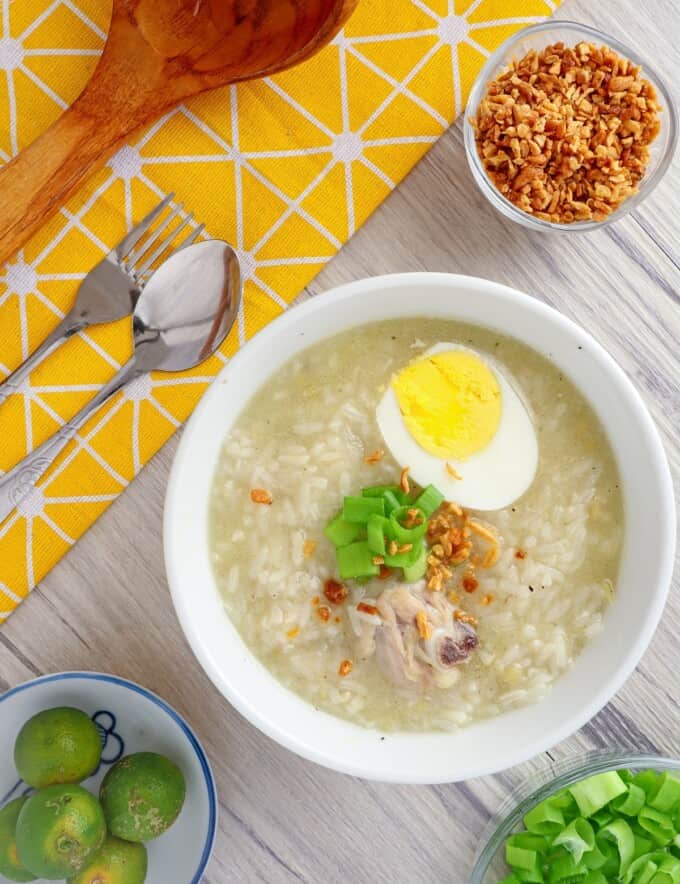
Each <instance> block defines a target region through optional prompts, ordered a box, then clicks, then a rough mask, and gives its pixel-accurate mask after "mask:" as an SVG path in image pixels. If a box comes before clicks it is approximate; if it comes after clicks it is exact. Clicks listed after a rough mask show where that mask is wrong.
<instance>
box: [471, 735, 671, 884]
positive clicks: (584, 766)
mask: <svg viewBox="0 0 680 884" xmlns="http://www.w3.org/2000/svg"><path fill="white" fill-rule="evenodd" d="M626 767H632V768H636V767H641V768H653V769H656V770H675V771H677V770H680V760H678V759H675V758H668V757H666V756H663V755H655V754H651V753H638V752H635V751H634V750H632V749H628V750H627V749H625V748H621V749H611V750H609V749H608V750H601V749H594V750H592V751H590V752H586V753H585V754H583V755H579V756H573V755H571V756H568V757H567V758H561V759H559V760H558V761H553V760H551V762H550V763H549V764H548V765H546V766H545V767H544V768H542V769H541V770H537V771H535V772H533V773H532V774H530V775H529V777H527V779H525V780H523V781H522V782H520V783H518V784H517V785H516V786H515V788H514V789H512V791H511V792H509V793H508V794H507V795H506V796H505V798H504V799H503V800H502V802H501V803H500V805H499V807H498V809H497V810H496V812H495V813H494V814H493V816H492V817H491V818H490V819H489V821H488V822H487V824H486V826H485V828H484V830H483V832H482V833H481V835H480V838H479V846H478V848H477V851H476V852H475V855H474V858H473V860H472V869H471V871H470V878H469V881H468V884H484V876H485V875H486V872H487V871H488V868H489V865H490V864H491V862H492V861H493V860H494V859H495V857H496V855H497V852H498V850H499V848H501V847H502V846H503V844H504V842H505V839H506V838H507V837H508V835H510V834H512V831H513V830H514V828H515V827H516V826H517V825H518V824H519V823H520V822H521V820H522V819H523V817H524V816H525V815H526V814H527V813H528V812H529V810H531V808H532V807H535V806H536V805H537V804H539V803H540V802H541V801H544V800H545V799H546V798H549V797H550V796H551V795H553V794H554V793H555V792H557V791H559V790H560V789H563V788H564V787H565V786H569V785H571V784H572V783H576V782H578V781H579V780H582V779H585V778H586V777H590V776H594V775H595V774H599V773H605V772H607V771H610V770H620V769H621V768H626Z"/></svg>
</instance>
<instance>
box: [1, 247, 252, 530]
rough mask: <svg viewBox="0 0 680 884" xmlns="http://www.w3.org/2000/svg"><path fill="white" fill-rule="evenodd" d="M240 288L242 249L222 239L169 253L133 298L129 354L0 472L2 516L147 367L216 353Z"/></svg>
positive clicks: (178, 365)
mask: <svg viewBox="0 0 680 884" xmlns="http://www.w3.org/2000/svg"><path fill="white" fill-rule="evenodd" d="M242 288H243V282H242V278H241V270H240V267H239V262H238V257H237V255H236V253H235V252H234V250H233V249H232V248H231V246H229V245H227V243H225V242H220V241H219V240H207V241H205V242H200V243H195V244H194V245H192V246H189V247H188V248H185V249H182V250H181V251H179V252H175V254H173V255H172V257H170V258H169V259H168V260H167V261H165V262H164V263H163V264H162V265H161V266H160V267H159V269H158V270H157V271H156V272H155V273H154V274H153V275H152V276H151V278H150V279H149V281H148V282H147V283H146V285H145V286H144V288H143V290H142V292H141V294H140V296H139V300H138V301H137V304H136V306H135V310H134V313H133V316H132V326H133V338H134V352H133V354H132V356H131V358H130V359H129V361H128V362H127V363H126V364H125V365H123V366H122V368H121V369H120V370H119V371H118V372H117V373H116V374H115V375H114V377H113V378H111V380H110V381H109V382H108V383H107V384H106V385H105V386H104V387H102V389H101V390H100V391H99V392H98V393H97V395H96V396H95V397H94V399H92V400H91V401H90V402H88V404H87V405H86V406H85V407H84V408H83V409H82V410H81V411H80V412H79V413H78V414H77V415H76V416H75V417H74V418H73V419H72V420H70V421H69V422H68V423H67V424H64V426H63V427H62V428H61V429H60V430H59V431H58V432H57V433H55V435H54V436H52V437H51V438H50V439H48V440H47V441H46V442H44V443H43V444H42V445H40V446H39V447H38V448H36V449H35V451H33V453H32V454H29V455H28V456H27V457H25V458H24V459H23V460H22V461H21V462H20V463H19V464H17V466H15V467H14V468H13V469H11V470H10V471H9V472H7V473H6V474H5V475H4V476H3V477H2V478H0V522H1V521H2V520H3V519H5V518H6V517H7V516H8V515H9V513H10V512H11V511H12V510H13V509H14V507H15V506H16V505H17V504H18V503H20V501H22V500H23V499H24V498H25V497H26V496H27V495H28V494H29V493H30V492H31V490H32V489H33V487H34V485H35V483H36V482H37V481H38V479H39V478H40V477H41V476H42V474H43V473H44V472H45V470H47V468H48V467H49V466H50V465H51V464H52V463H53V462H54V459H55V458H56V456H57V455H58V454H59V452H60V451H61V450H62V449H63V448H64V447H65V446H66V444H67V443H68V442H69V441H70V440H71V439H72V438H73V437H74V436H75V435H76V433H77V432H78V430H79V429H80V428H81V427H82V426H83V424H84V423H85V422H86V421H87V419H88V418H89V417H90V416H91V415H92V413H93V412H94V411H95V410H96V409H98V408H99V407H100V406H101V405H103V404H104V403H105V402H107V401H108V400H109V399H110V398H111V397H112V396H113V395H114V394H115V393H117V392H118V391H119V390H120V389H122V388H123V387H124V386H125V384H127V383H128V382H129V381H131V380H133V379H134V378H137V377H139V376H140V375H143V374H146V373H147V372H149V371H167V372H173V371H185V370H187V369H189V368H194V367H195V366H196V365H198V364H200V363H201V362H203V361H204V360H205V359H207V358H208V356H211V355H212V354H213V353H214V352H215V351H216V350H217V349H218V348H219V347H220V345H221V344H222V342H223V341H224V339H225V337H226V336H227V334H228V332H229V330H230V328H231V327H232V325H233V324H234V321H235V319H236V316H237V314H238V309H239V305H240V302H241V294H242Z"/></svg>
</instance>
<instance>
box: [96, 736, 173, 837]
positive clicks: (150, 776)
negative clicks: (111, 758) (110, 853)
mask: <svg viewBox="0 0 680 884" xmlns="http://www.w3.org/2000/svg"><path fill="white" fill-rule="evenodd" d="M185 794H186V785H185V782H184V777H183V775H182V771H181V770H180V769H179V768H178V767H177V765H176V764H174V763H173V762H172V761H170V759H169V758H165V757H164V756H163V755H157V754H156V753H155V752H137V753H136V754H134V755H128V756H126V757H125V758H121V760H120V761H119V762H117V763H116V764H114V766H113V767H112V768H111V770H110V771H109V772H108V773H107V774H106V776H105V777H104V780H103V782H102V785H101V789H100V791H99V799H100V801H101V803H102V806H103V808H104V813H105V815H106V823H107V825H108V827H109V832H111V833H112V834H113V835H117V836H118V837H119V838H124V839H125V840H126V841H150V840H151V839H152V838H158V836H159V835H162V834H163V832H165V830H166V829H168V828H169V827H170V826H171V825H172V824H173V823H174V822H175V820H176V819H177V817H178V816H179V812H180V810H181V809H182V805H183V804H184V796H185Z"/></svg>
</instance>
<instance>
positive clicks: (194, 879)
mask: <svg viewBox="0 0 680 884" xmlns="http://www.w3.org/2000/svg"><path fill="white" fill-rule="evenodd" d="M54 706H75V707H76V708H78V709H82V710H83V712H86V713H87V714H88V715H90V716H91V718H92V720H93V721H94V723H95V724H96V725H97V729H98V730H99V733H100V735H101V738H102V745H103V750H102V760H101V763H100V765H99V768H98V769H97V771H96V772H95V773H94V774H93V775H92V776H91V777H90V778H89V779H87V780H85V782H84V783H83V786H85V788H86V789H89V790H90V791H92V792H94V793H95V794H97V793H98V791H99V784H100V782H101V780H102V779H103V777H104V775H105V773H106V771H107V770H108V769H109V768H110V766H111V765H112V764H114V763H115V762H116V761H118V759H119V758H121V757H122V756H123V755H129V754H130V753H131V752H159V753H161V754H162V755H167V756H168V758H171V759H172V760H173V761H174V762H175V763H176V764H177V765H178V766H179V767H180V768H181V770H182V772H183V773H184V776H185V779H186V784H187V796H186V802H185V805H184V808H183V810H182V813H181V814H180V816H179V818H178V819H177V822H176V823H175V824H174V825H173V826H172V828H171V829H169V830H168V831H167V832H166V833H165V834H164V835H161V837H160V838H157V839H156V840H154V841H151V842H149V843H148V844H147V849H148V852H149V873H148V876H147V879H146V881H147V884H169V882H171V881H172V882H177V884H179V882H181V884H198V882H199V881H200V880H201V877H202V875H203V873H204V871H205V869H206V867H207V865H208V861H209V860H210V855H211V853H212V849H213V844H214V841H215V832H216V827H217V791H216V788H215V781H214V778H213V775H212V771H211V769H210V763H209V762H208V759H207V757H206V754H205V752H204V751H203V748H202V747H201V744H200V743H199V741H198V738H197V737H196V734H195V733H194V732H193V730H192V729H191V728H190V727H189V725H188V724H187V722H186V721H185V720H184V719H183V718H182V716H181V715H180V714H179V713H178V712H176V711H175V710H174V709H173V708H172V707H171V706H169V705H168V704H167V703H166V702H165V701H164V700H162V699H161V698H160V697H158V696H156V694H154V693H152V692H151V691H148V690H146V688H143V687H141V686H140V685H138V684H135V683H134V682H132V681H127V680H126V679H124V678H118V677H117V676H115V675H104V674H103V673H99V672H61V673H58V674H56V675H45V676H42V677H41V678H36V679H34V680H33V681H27V682H25V683H24V684H21V685H18V686H17V687H15V688H11V689H10V690H9V691H7V692H6V693H4V694H2V695H1V696H0V722H2V727H1V728H0V806H2V805H4V804H6V803H7V802H8V801H11V800H12V799H13V798H17V797H19V796H20V795H23V794H25V793H27V792H29V791H31V790H30V788H29V787H28V786H27V785H26V783H24V782H23V781H22V780H20V779H19V777H18V775H17V772H16V769H15V767H14V761H13V751H14V741H15V739H16V736H17V734H18V733H19V729H20V728H21V726H22V725H23V723H24V722H25V721H26V720H27V719H29V718H30V717H31V716H32V715H35V714H36V713H37V712H40V711H41V710H43V709H50V708H52V707H54Z"/></svg>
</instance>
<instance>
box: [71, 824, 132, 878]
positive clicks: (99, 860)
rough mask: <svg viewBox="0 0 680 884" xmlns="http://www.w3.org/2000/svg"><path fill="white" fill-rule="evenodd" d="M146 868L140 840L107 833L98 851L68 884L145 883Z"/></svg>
mask: <svg viewBox="0 0 680 884" xmlns="http://www.w3.org/2000/svg"><path fill="white" fill-rule="evenodd" d="M146 868H147V856H146V847H144V845H143V844H133V843H132V842H130V841H122V840H121V839H120V838H115V837H114V836H113V835H107V836H106V840H105V841H104V845H103V847H102V849H101V850H100V851H99V853H98V854H97V855H96V856H95V858H94V859H93V860H92V861H91V862H89V863H88V864H87V866H86V867H85V868H84V869H83V870H82V871H80V872H78V874H77V875H75V877H73V878H71V879H70V880H69V884H144V881H145V880H146Z"/></svg>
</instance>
